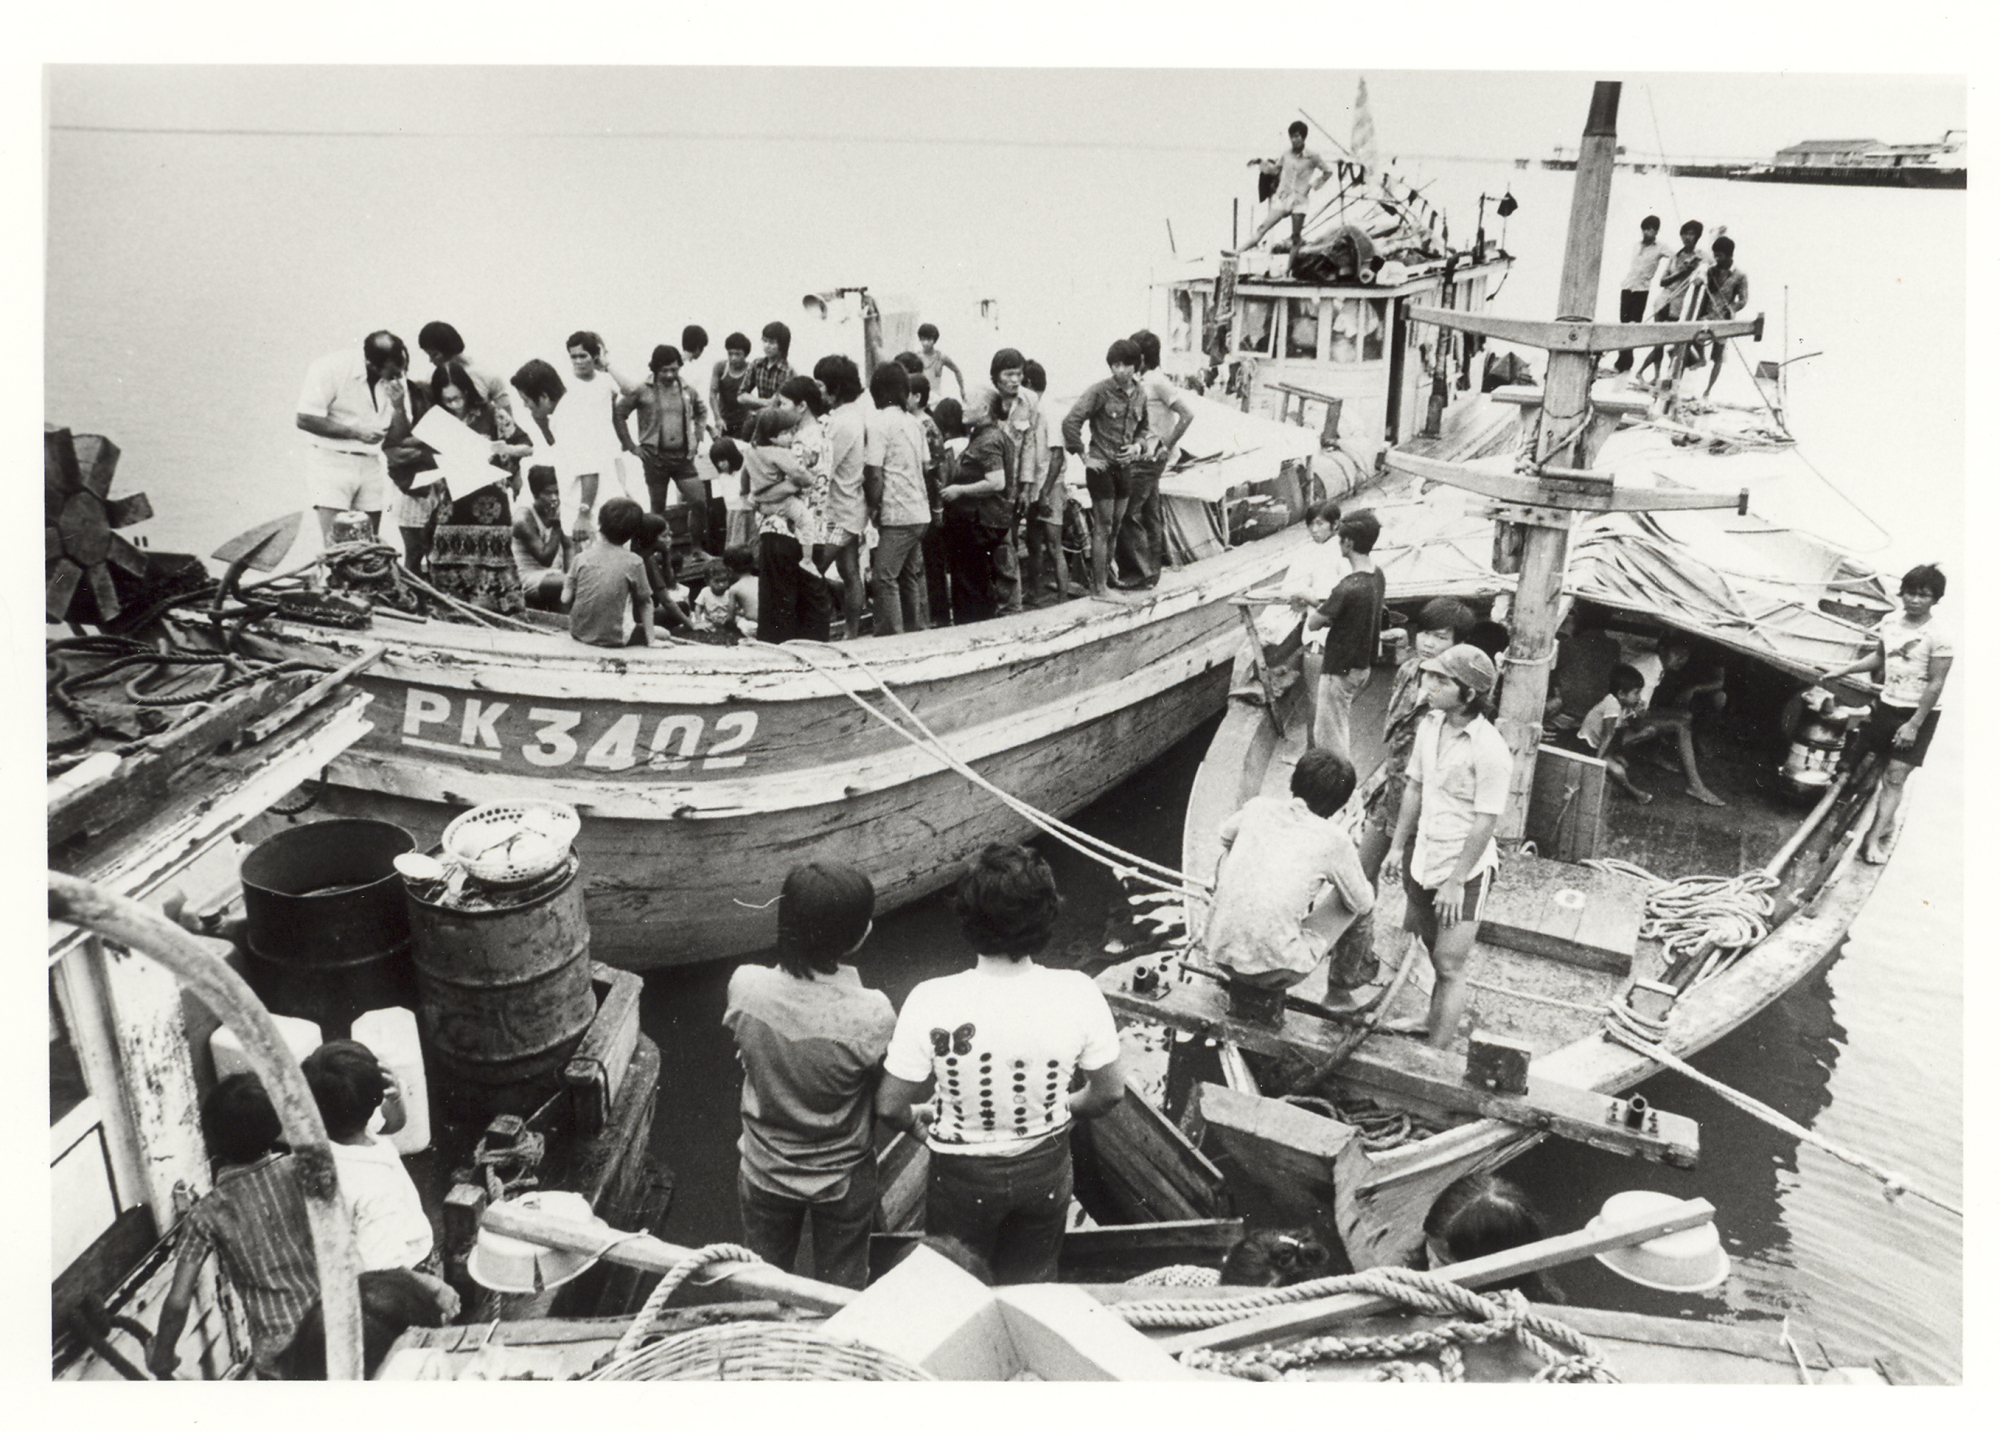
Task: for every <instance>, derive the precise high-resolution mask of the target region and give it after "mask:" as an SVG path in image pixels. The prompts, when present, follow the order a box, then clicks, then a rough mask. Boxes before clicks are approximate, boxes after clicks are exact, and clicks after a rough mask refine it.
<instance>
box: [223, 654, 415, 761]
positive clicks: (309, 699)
mask: <svg viewBox="0 0 2000 1432" xmlns="http://www.w3.org/2000/svg"><path fill="white" fill-rule="evenodd" d="M381 655H382V647H381V645H380V644H379V643H375V644H371V645H370V646H369V647H368V648H367V649H366V650H364V651H363V652H362V653H361V654H360V655H359V656H357V657H355V658H354V659H353V660H352V661H350V662H348V663H347V664H346V665H345V666H342V667H339V668H338V669H336V670H334V671H331V672H328V673H327V674H326V675H325V676H322V677H320V678H319V679H318V680H317V681H315V682H314V683H313V684H312V685H311V686H309V687H307V688H306V689H305V690H304V691H301V692H300V693H299V694H298V695H297V696H294V697H293V698H292V699H291V700H290V701H287V702H286V703H285V704H284V705H282V706H280V707H279V708H278V709H277V710H276V711H273V712H272V713H271V714H270V715H268V716H265V717H262V718H261V719H259V720H256V721H253V722H251V723H250V724H249V725H248V726H246V727H244V728H243V740H244V741H245V742H247V743H250V744H253V745H254V744H255V743H256V742H258V741H261V740H263V739H264V738H265V737H266V736H269V735H270V734H271V733H272V732H273V731H279V730H282V729H284V727H285V726H286V725H288V724H289V723H290V722H291V721H292V720H293V718H295V717H297V716H299V715H300V714H301V713H303V712H306V711H310V710H312V708H313V707H315V706H317V705H319V704H320V703H321V702H322V701H325V700H327V699H328V698H329V697H331V696H332V695H333V694H334V692H336V691H338V690H339V689H340V688H341V687H342V686H343V685H345V684H346V682H347V678H348V677H350V676H353V675H354V674H355V673H356V672H358V671H363V670H365V669H366V668H368V667H370V666H372V665H374V663H375V661H376V659H377V658H378V657H380V656H381ZM308 674H310V673H308Z"/></svg>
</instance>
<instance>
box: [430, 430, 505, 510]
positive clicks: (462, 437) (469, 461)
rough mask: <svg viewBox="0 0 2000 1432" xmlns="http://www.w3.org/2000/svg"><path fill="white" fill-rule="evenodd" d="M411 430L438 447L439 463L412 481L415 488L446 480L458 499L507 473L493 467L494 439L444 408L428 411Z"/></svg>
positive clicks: (453, 494) (496, 480)
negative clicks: (462, 421) (470, 426)
mask: <svg viewBox="0 0 2000 1432" xmlns="http://www.w3.org/2000/svg"><path fill="white" fill-rule="evenodd" d="M411 431H412V432H414V433H415V434H416V436H417V438H418V440H419V441H422V442H426V443H428V444H430V445H431V446H432V447H434V448H436V449H437V455H438V456H437V466H436V467H435V468H433V469H432V470H431V471H429V472H420V473H418V474H417V476H416V478H415V479H414V480H413V481H412V482H411V483H410V486H411V487H412V488H418V489H421V488H425V487H429V486H431V485H433V484H434V483H436V482H438V481H439V480H440V479H443V480H444V481H447V482H449V483H450V484H451V492H452V496H453V497H454V498H458V497H465V496H468V495H469V494H471V493H474V492H477V491H478V490H479V489H480V488H482V487H486V486H488V485H490V484H492V483H495V482H498V481H499V480H500V479H501V478H502V477H505V476H506V474H505V473H504V472H502V471H501V470H500V469H499V468H497V467H495V466H493V463H492V457H493V443H492V440H491V439H490V438H487V437H485V436H484V435H482V434H480V433H476V432H474V431H473V430H472V429H471V428H468V427H467V426H466V425H465V424H464V423H461V422H460V421H459V420H458V419H457V418H454V417H453V416H452V415H451V414H450V413H449V412H447V411H446V410H445V409H443V408H432V409H431V410H430V411H428V412H426V413H425V414H424V415H423V416H422V417H421V418H419V419H417V425H416V427H415V428H413V429H411Z"/></svg>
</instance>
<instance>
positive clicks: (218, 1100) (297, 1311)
mask: <svg viewBox="0 0 2000 1432" xmlns="http://www.w3.org/2000/svg"><path fill="white" fill-rule="evenodd" d="M201 1135H202V1139H203V1141H204V1142H206V1143H207V1145H208V1155H209V1157H210V1158H211V1159H212V1160H214V1163H215V1187H214V1189H213V1190H212V1191H211V1192H210V1193H209V1194H208V1195H207V1196H206V1197H204V1198H202V1199H199V1200H198V1201H197V1202H196V1203H195V1205H194V1207H193V1208H191V1209H189V1210H188V1215H187V1217H186V1218H185V1219H184V1220H183V1221H182V1223H181V1232H180V1251H179V1254H178V1261H177V1262H176V1263H175V1265H174V1281H173V1285H172V1287H171V1288H170V1289H169V1290H168V1292H167V1297H166V1301H165V1302H164V1303H163V1304H162V1305H161V1308H160V1321H159V1326H158V1328H157V1329H156V1330H155V1331H154V1333H153V1342H152V1348H151V1351H149V1352H148V1354H147V1356H146V1366H147V1368H148V1370H150V1371H151V1372H152V1374H153V1376H155V1377H158V1378H168V1377H171V1376H173V1372H174V1369H175V1368H176V1367H178V1366H180V1350H179V1344H180V1340H181V1332H182V1330H183V1329H184V1328H185V1327H186V1326H187V1316H188V1309H189V1308H190V1307H191V1306H192V1305H193V1302H194V1296H195V1291H196V1288H197V1287H198V1285H199V1279H200V1275H201V1268H202V1264H203V1263H205V1262H206V1261H207V1259H208V1255H209V1254H211V1253H213V1254H214V1255H215V1257H216V1261H217V1263H218V1264H219V1266H220V1267H221V1270H222V1276H223V1277H224V1278H226V1279H227V1280H228V1282H229V1286H230V1287H231V1288H233V1289H234V1290H235V1292H236V1296H237V1298H238V1299H239V1300H240V1301H241V1303H242V1307H243V1315H244V1318H245V1319H246V1320H247V1321H248V1322H249V1324H250V1348H251V1353H250V1363H251V1367H252V1368H253V1369H254V1371H255V1372H256V1374H257V1375H258V1376H259V1377H267V1378H268V1377H277V1376H279V1375H280V1374H279V1371H278V1359H279V1357H280V1356H281V1355H282V1354H283V1353H284V1351H285V1350H286V1349H287V1348H288V1347H290V1346H291V1344H292V1342H293V1340H294V1339H295V1338H296V1337H297V1335H298V1330H299V1324H300V1322H301V1321H302V1320H303V1319H304V1318H305V1316H306V1313H307V1311H308V1310H309V1309H311V1308H312V1307H313V1306H314V1304H315V1303H317V1302H318V1300H319V1265H318V1263H317V1261H316V1260H315V1257H314V1254H313V1239H312V1228H311V1225H310V1224H309V1223H308V1222H307V1221H306V1203H305V1192H304V1186H303V1183H302V1174H301V1171H300V1165H299V1161H298V1160H297V1159H295V1158H293V1157H292V1156H291V1154H290V1152H289V1151H287V1150H286V1148H285V1146H284V1145H283V1143H282V1142H280V1130H279V1125H278V1115H277V1111H276V1110H274V1109H273V1108H272V1107H271V1100H270V1098H269V1096H268V1095H266V1094H265V1092H264V1086H263V1085H262V1084H261V1083H259V1082H258V1080H257V1076H256V1075H254V1074H232V1075H231V1076H230V1077H229V1078H227V1079H224V1080H223V1081H222V1082H221V1083H219V1084H217V1085H216V1086H215V1088H214V1089H213V1090H212V1091H211V1092H210V1093H209V1096H208V1097H207V1098H206V1099H204V1100H202V1104H201Z"/></svg>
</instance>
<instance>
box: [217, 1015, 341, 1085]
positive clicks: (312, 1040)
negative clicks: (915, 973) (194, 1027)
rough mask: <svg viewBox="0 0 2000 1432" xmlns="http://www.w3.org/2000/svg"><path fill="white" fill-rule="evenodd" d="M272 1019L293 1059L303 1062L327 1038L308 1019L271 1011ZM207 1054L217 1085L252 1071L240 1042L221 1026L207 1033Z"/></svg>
mask: <svg viewBox="0 0 2000 1432" xmlns="http://www.w3.org/2000/svg"><path fill="white" fill-rule="evenodd" d="M271 1022H272V1023H273V1024H275V1025H277V1026H278V1033H279V1034H280V1035H282V1036H284V1040H285V1044H286V1046H287V1047H288V1048H290V1050H291V1051H292V1058H293V1059H295V1060H299V1061H303V1060H304V1059H305V1057H306V1056H307V1055H308V1054H310V1053H312V1052H313V1051H314V1050H315V1049H317V1048H319V1047H320V1045H322V1044H324V1043H325V1042H326V1041H325V1040H324V1039H323V1038H321V1036H320V1029H319V1026H318V1025H317V1024H314V1023H313V1022H312V1021H311V1020H310V1019H294V1018H293V1017H292V1016H291V1015H288V1014H274V1015H272V1016H271ZM208 1053H209V1057H210V1058H212V1059H213V1060H214V1061H215V1082H216V1083H218V1084H220V1083H221V1082H222V1081H223V1080H224V1079H227V1078H228V1077H229V1076H230V1075H232V1074H255V1073H256V1072H257V1071H256V1070H255V1069H253V1068H251V1067H250V1057H249V1056H248V1055H247V1054H245V1053H244V1052H243V1044H242V1041H241V1040H239V1039H237V1037H236V1036H235V1034H234V1033H232V1032H231V1031H230V1028H229V1026H228V1025H226V1024H225V1025H223V1026H222V1027H221V1028H220V1029H218V1030H216V1031H215V1033H213V1034H211V1035H209V1036H208Z"/></svg>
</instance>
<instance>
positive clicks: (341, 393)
mask: <svg viewBox="0 0 2000 1432" xmlns="http://www.w3.org/2000/svg"><path fill="white" fill-rule="evenodd" d="M409 366H410V352H409V349H407V348H406V347H404V346H403V340H402V339H400V338H398V337H397V336H396V335H395V334H393V333H391V332H389V331H388V330H387V329H386V328H385V329H378V330H376V331H375V332H373V333H371V334H369V335H368V336H367V337H366V338H364V339H363V340H362V341H361V347H360V349H359V351H349V352H345V353H330V354H328V355H327V356H326V357H324V358H322V359H320V360H319V361H318V362H316V363H314V364H313V365H312V367H311V368H309V369H307V370H306V382H305V387H304V389H303V390H302V391H301V392H300V393H299V407H298V417H297V422H298V428H299V431H300V432H302V433H304V434H305V435H306V437H307V439H308V440H309V441H308V444H307V447H306V494H307V496H308V497H309V498H310V499H311V501H312V505H313V510H314V511H315V512H317V513H318V514H319V530H320V536H321V538H322V539H326V538H329V537H330V536H331V534H332V532H333V520H334V518H336V517H338V516H339V515H340V514H341V513H343V512H363V513H366V514H367V516H368V527H369V530H370V531H373V532H379V531H380V530H381V526H382V504H383V499H384V494H383V488H384V487H385V486H386V485H387V484H386V481H385V478H384V475H383V474H384V465H383V457H382V439H383V438H384V437H385V436H386V435H387V434H388V431H389V427H390V424H391V422H392V420H393V418H394V416H395V410H396V409H397V408H398V406H399V405H400V399H401V395H402V392H403V375H404V373H405V372H406V371H407V370H408V369H409Z"/></svg>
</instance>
